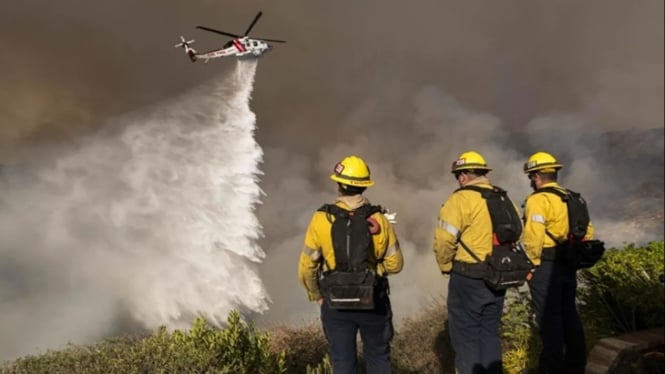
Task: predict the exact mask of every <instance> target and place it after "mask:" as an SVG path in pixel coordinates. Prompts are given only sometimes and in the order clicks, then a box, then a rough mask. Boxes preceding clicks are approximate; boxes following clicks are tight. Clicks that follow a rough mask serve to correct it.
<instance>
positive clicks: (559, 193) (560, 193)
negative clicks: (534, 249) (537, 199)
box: [532, 187, 571, 245]
mask: <svg viewBox="0 0 665 374" xmlns="http://www.w3.org/2000/svg"><path fill="white" fill-rule="evenodd" d="M564 191H566V192H564ZM543 192H549V193H552V194H555V195H557V196H559V198H561V201H563V203H564V204H567V202H568V199H569V195H568V194H569V193H570V192H571V191H570V190H568V189H565V188H564V189H563V190H561V189H559V188H555V187H543V188H539V189H537V190H535V191H534V192H533V194H532V195H535V194H537V193H543ZM568 229H569V230H570V228H568ZM545 234H547V236H549V237H550V239H552V240H553V241H554V242H555V243H556V244H558V245H562V244H563V242H560V241H558V240H557V239H556V238H555V237H554V235H552V233H551V232H550V230H545Z"/></svg>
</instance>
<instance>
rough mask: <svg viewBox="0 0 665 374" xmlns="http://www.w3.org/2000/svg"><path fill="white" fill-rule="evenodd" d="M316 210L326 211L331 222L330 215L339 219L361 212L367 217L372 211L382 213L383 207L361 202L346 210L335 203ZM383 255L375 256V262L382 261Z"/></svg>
mask: <svg viewBox="0 0 665 374" xmlns="http://www.w3.org/2000/svg"><path fill="white" fill-rule="evenodd" d="M316 211H317V212H324V213H326V218H327V219H328V222H330V223H331V224H332V223H333V220H332V218H331V215H333V216H335V219H340V218H342V219H349V218H350V217H351V216H352V215H354V214H363V215H365V217H368V218H369V217H370V216H372V215H373V214H374V213H383V212H384V209H383V207H382V206H381V205H371V204H363V205H361V206H359V207H358V208H356V209H354V210H346V209H344V208H340V207H339V206H338V205H337V204H323V205H322V206H321V207H320V208H319V209H317V210H316ZM384 257H385V254H384V255H383V256H381V258H377V259H376V262H377V264H378V263H381V262H383V259H384ZM324 261H325V259H324ZM326 266H327V267H328V268H329V269H330V266H329V265H328V263H327V262H326Z"/></svg>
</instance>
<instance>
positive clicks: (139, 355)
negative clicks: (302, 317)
mask: <svg viewBox="0 0 665 374" xmlns="http://www.w3.org/2000/svg"><path fill="white" fill-rule="evenodd" d="M269 344H270V335H269V334H267V333H264V332H259V331H257V330H255V329H254V327H253V325H252V324H251V323H250V324H246V323H244V322H242V321H241V318H240V313H238V312H237V311H233V312H231V313H230V314H229V317H228V321H227V326H226V327H225V328H224V329H217V328H214V327H212V326H210V325H209V324H208V323H207V322H206V321H205V320H204V319H202V318H197V319H196V320H195V321H194V324H193V326H192V328H191V330H190V331H188V332H187V331H181V330H175V331H173V332H172V333H170V332H168V331H166V329H165V328H160V329H159V330H157V331H156V332H155V333H154V334H153V335H151V336H148V337H144V338H121V339H113V340H105V341H103V342H101V343H98V344H96V345H93V346H89V347H77V346H70V347H69V348H67V349H65V350H62V351H51V352H47V353H46V354H43V355H40V356H28V357H24V358H20V359H18V360H16V361H14V362H13V363H9V364H7V365H5V367H4V368H3V370H2V372H3V373H7V374H14V373H15V374H19V373H20V374H23V373H30V374H32V373H50V374H51V373H63V374H64V373H86V374H87V373H252V374H253V373H264V374H273V373H284V372H285V367H284V355H283V354H275V353H273V352H272V351H271V350H270V346H269Z"/></svg>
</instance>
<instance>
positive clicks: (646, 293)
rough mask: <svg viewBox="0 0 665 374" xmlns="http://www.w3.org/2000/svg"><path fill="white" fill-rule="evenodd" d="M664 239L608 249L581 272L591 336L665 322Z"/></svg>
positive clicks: (581, 297) (582, 296)
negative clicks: (595, 262) (639, 245)
mask: <svg viewBox="0 0 665 374" xmlns="http://www.w3.org/2000/svg"><path fill="white" fill-rule="evenodd" d="M664 243H665V242H663V241H659V242H650V243H648V244H647V245H645V246H642V247H638V246H635V245H634V244H629V245H627V246H626V247H625V248H623V249H616V248H612V249H608V250H607V251H606V253H605V255H604V256H603V258H601V259H600V261H598V263H597V264H596V265H595V266H594V267H592V268H590V269H586V270H583V271H580V272H579V273H578V278H579V282H580V284H581V286H580V289H579V292H578V298H579V304H580V311H581V314H582V319H583V323H584V326H585V329H586V330H587V332H588V336H589V339H588V340H591V341H592V342H593V341H595V340H597V339H599V338H602V337H607V336H615V335H618V334H622V333H626V332H630V331H636V330H641V329H646V328H650V327H657V326H663V324H664V319H663V312H664V310H663V309H664V308H665V292H664V288H663V283H662V281H661V280H660V279H659V277H660V276H661V275H662V274H663V267H664V265H663V262H664V260H665V256H664V251H663V246H664Z"/></svg>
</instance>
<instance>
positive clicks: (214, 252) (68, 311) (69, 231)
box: [0, 61, 269, 358]
mask: <svg viewBox="0 0 665 374" xmlns="http://www.w3.org/2000/svg"><path fill="white" fill-rule="evenodd" d="M255 70H256V61H239V62H238V64H237V67H236V69H235V70H234V71H233V72H232V73H230V74H229V76H228V77H223V78H222V79H220V80H219V81H216V82H213V83H211V84H208V85H205V86H203V87H200V88H198V89H196V90H195V91H193V92H190V93H188V94H186V95H184V96H183V97H181V98H178V99H175V100H172V101H171V102H167V103H160V104H159V105H157V106H155V107H154V108H150V109H148V110H141V111H138V112H136V113H132V114H129V115H127V116H124V117H123V118H118V119H115V120H112V121H109V123H107V124H105V126H104V130H102V131H101V132H99V133H97V134H95V135H93V136H90V137H89V138H87V139H85V140H81V142H80V143H79V144H78V145H77V146H76V147H69V148H68V149H67V150H66V151H58V152H56V153H54V156H53V155H52V156H51V157H49V158H48V159H46V158H42V159H41V160H38V162H34V161H33V162H30V163H26V165H30V166H26V167H25V169H24V170H21V168H20V167H18V166H15V167H14V168H13V170H11V169H12V168H10V170H9V171H7V172H6V175H5V176H4V179H5V181H4V184H3V185H2V186H0V190H1V191H2V193H1V194H0V237H1V238H2V242H1V243H2V245H1V246H0V310H1V311H2V312H1V314H0V336H1V337H2V339H1V340H0V358H3V357H8V356H14V355H18V354H25V353H26V352H27V351H32V350H35V349H40V350H41V349H45V348H52V347H53V346H55V345H60V344H64V343H66V342H68V341H74V342H80V341H89V340H92V339H97V338H99V337H100V336H103V335H104V334H105V333H108V332H109V331H112V330H113V329H114V328H115V327H114V324H117V322H118V318H119V315H120V314H128V315H129V316H130V317H131V318H132V319H133V320H134V321H138V322H140V323H141V324H142V325H143V326H145V327H147V328H155V327H157V326H161V325H166V326H168V327H183V326H185V325H186V324H188V323H190V322H191V320H192V318H193V317H194V316H195V315H203V316H204V317H206V318H207V319H208V320H209V321H211V322H213V323H218V324H219V323H222V322H223V321H224V320H225V318H226V316H227V314H228V312H229V311H230V310H232V309H241V310H246V311H253V312H262V311H265V310H266V309H267V307H268V302H269V299H268V296H267V295H266V292H265V289H264V286H263V284H262V282H261V280H260V278H259V276H258V274H257V271H256V269H255V268H254V267H255V263H257V262H260V261H261V260H262V259H263V257H264V256H265V254H264V252H263V250H262V249H261V248H260V247H258V246H257V244H256V242H255V240H256V239H258V238H259V236H260V235H261V232H262V231H261V226H260V224H259V222H258V221H257V219H256V216H255V214H254V207H255V205H256V204H257V203H258V202H259V197H260V194H261V190H260V188H259V186H258V177H259V175H260V171H259V169H258V166H259V163H260V162H261V160H262V155H263V154H262V150H261V148H260V147H259V145H258V144H257V143H256V141H255V140H254V128H255V115H254V113H252V112H251V110H250V108H249V100H250V95H251V91H252V87H253V81H254V74H255ZM17 165H18V164H17Z"/></svg>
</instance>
